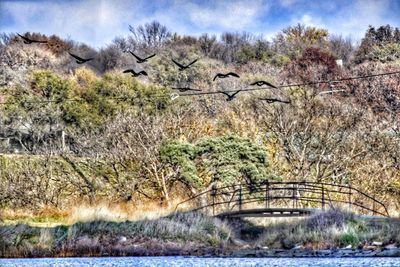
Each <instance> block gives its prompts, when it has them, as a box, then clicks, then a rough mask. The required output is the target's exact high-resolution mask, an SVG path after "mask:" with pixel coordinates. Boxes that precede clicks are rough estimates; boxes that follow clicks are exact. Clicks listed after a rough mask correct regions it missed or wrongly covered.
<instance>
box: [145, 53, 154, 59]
mask: <svg viewBox="0 0 400 267" xmlns="http://www.w3.org/2000/svg"><path fill="white" fill-rule="evenodd" d="M155 55H156V54H153V55H151V56H148V57H146V58H145V59H144V60H146V59H149V58H152V57H154V56H155Z"/></svg>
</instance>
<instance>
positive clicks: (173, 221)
mask: <svg viewBox="0 0 400 267" xmlns="http://www.w3.org/2000/svg"><path fill="white" fill-rule="evenodd" d="M229 237H230V229H229V227H228V226H227V225H226V224H225V223H223V222H221V221H220V220H218V219H215V218H210V217H206V216H203V215H201V214H199V213H180V214H174V215H170V216H167V217H163V218H159V219H156V220H141V221H126V222H110V221H92V222H80V223H75V224H73V225H69V226H55V227H33V226H29V225H27V224H17V225H4V226H1V227H0V257H43V256H49V257H53V256H101V255H114V256H119V255H120V256H122V255H175V254H179V255H182V254H191V255H196V254H200V255H203V254H216V253H217V251H218V250H220V249H222V248H223V247H224V245H226V244H227V241H228V240H229Z"/></svg>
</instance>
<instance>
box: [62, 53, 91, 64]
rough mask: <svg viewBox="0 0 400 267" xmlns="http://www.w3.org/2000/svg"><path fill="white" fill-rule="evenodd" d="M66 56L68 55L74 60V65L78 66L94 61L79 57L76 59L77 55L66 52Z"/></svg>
mask: <svg viewBox="0 0 400 267" xmlns="http://www.w3.org/2000/svg"><path fill="white" fill-rule="evenodd" d="M68 54H70V55H71V57H73V58H75V59H76V63H78V64H83V63H85V62H88V61H90V60H92V59H94V58H92V57H91V58H81V57H78V56H77V55H74V54H71V53H70V52H68Z"/></svg>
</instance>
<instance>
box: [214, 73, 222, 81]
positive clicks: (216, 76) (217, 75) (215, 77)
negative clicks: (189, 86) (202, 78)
mask: <svg viewBox="0 0 400 267" xmlns="http://www.w3.org/2000/svg"><path fill="white" fill-rule="evenodd" d="M220 75H221V73H217V74H216V75H215V76H214V79H213V81H215V80H216V79H217V78H218V77H219V76H220Z"/></svg>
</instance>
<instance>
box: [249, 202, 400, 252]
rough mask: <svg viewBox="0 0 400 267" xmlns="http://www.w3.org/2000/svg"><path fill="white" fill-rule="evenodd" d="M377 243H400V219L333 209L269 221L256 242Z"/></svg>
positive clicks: (297, 244)
mask: <svg viewBox="0 0 400 267" xmlns="http://www.w3.org/2000/svg"><path fill="white" fill-rule="evenodd" d="M250 229H251V226H250ZM374 242H375V243H377V244H381V245H380V246H381V247H382V246H385V245H389V244H392V245H393V244H397V245H399V244H400V220H398V219H390V218H376V217H375V218H374V217H360V216H357V215H355V214H353V213H348V212H343V211H337V210H330V211H328V212H325V213H320V214H317V215H315V216H312V217H310V218H306V219H301V220H295V221H287V222H279V223H274V224H270V225H268V226H267V227H265V228H264V229H263V232H262V234H261V235H260V236H259V238H258V239H257V241H256V245H257V246H262V247H265V246H267V247H269V248H283V249H293V248H296V247H297V248H309V249H334V248H344V247H351V248H358V249H362V248H365V247H370V246H371V245H373V243H374Z"/></svg>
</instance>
